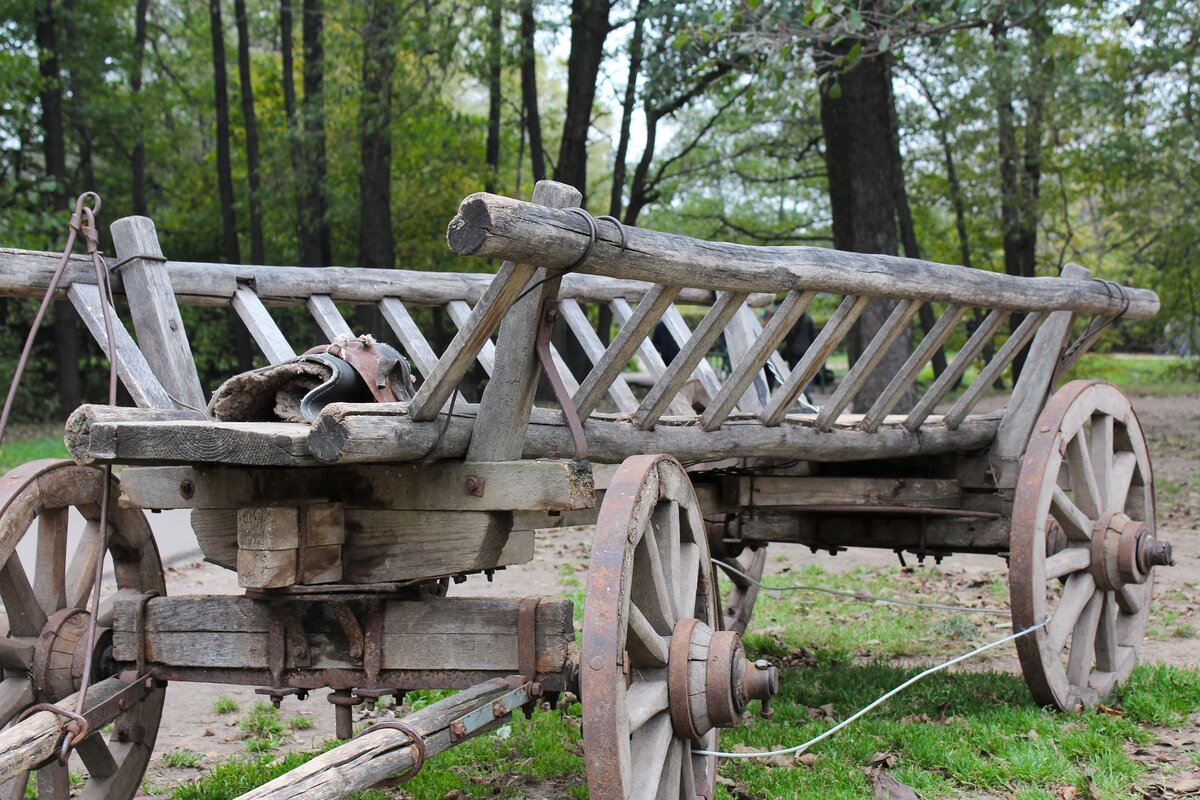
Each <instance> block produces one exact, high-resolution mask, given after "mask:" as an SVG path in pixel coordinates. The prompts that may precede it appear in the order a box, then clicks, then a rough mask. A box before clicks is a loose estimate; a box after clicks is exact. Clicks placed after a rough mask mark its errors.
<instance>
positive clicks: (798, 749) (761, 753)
mask: <svg viewBox="0 0 1200 800" xmlns="http://www.w3.org/2000/svg"><path fill="white" fill-rule="evenodd" d="M1053 618H1054V617H1053V616H1049V617H1046V619H1044V620H1042V621H1041V622H1039V623H1038V624H1037V625H1033V626H1031V627H1028V628H1026V629H1025V630H1023V631H1017V632H1016V633H1012V634H1009V635H1008V636H1005V637H1004V638H1003V639H997V640H996V641H994V642H988V643H987V644H985V645H982V646H981V647H976V648H975V649H974V650H972V651H971V652H969V653H963V654H962V655H961V656H957V657H955V658H952V659H950V660H949V661H944V662H942V663H941V664H937V665H935V666H932V667H930V668H929V669H927V670H924V671H923V672H919V673H917V674H916V675H914V676H912V677H911V678H909V679H908V680H906V681H905V682H904V683H902V684H900V685H899V686H897V687H895V688H894V689H892V690H890V691H888V692H885V693H884V694H882V695H880V696H879V697H878V698H876V699H875V700H874V701H873V702H871V703H869V704H868V705H866V706H864V707H862V708H861V709H859V710H858V711H856V712H855V713H853V714H851V715H850V716H849V717H846V719H844V720H842V721H841V722H839V723H838V724H837V725H834V726H833V727H832V728H830V729H829V730H827V731H825V732H824V733H821V734H819V735H817V736H814V737H813V738H811V739H809V740H808V741H807V742H803V743H801V744H798V745H796V746H795V747H785V748H782V749H780V750H756V751H754V752H750V753H731V752H726V751H724V750H693V751H692V753H693V754H694V755H698V756H718V757H719V758H769V757H771V756H786V755H791V754H792V753H802V752H804V751H805V750H807V749H808V748H810V747H812V746H813V745H814V744H817V743H818V742H820V741H822V740H824V739H828V738H829V737H830V736H833V734H835V733H837V732H838V731H840V730H841V729H843V728H845V727H846V726H847V725H849V724H850V723H852V722H854V721H855V720H857V719H860V718H861V717H863V716H865V715H866V714H868V713H869V712H871V711H872V710H873V709H875V708H878V707H879V706H880V705H882V704H883V703H885V702H886V701H888V700H890V699H891V698H893V697H895V696H896V695H898V694H899V693H900V692H902V691H904V690H905V689H907V688H908V687H910V686H912V685H913V684H914V683H916V682H917V681H920V680H923V679H924V678H927V677H929V676H930V675H932V674H934V673H935V672H941V671H942V670H944V669H947V668H949V667H952V666H954V665H955V664H958V663H959V662H962V661H966V660H967V659H968V658H972V657H974V656H977V655H979V654H980V653H984V652H986V651H988V650H991V649H992V648H995V647H999V646H1000V645H1002V644H1007V643H1008V642H1011V641H1014V640H1016V639H1019V638H1021V637H1022V636H1028V635H1029V634H1031V633H1033V632H1034V631H1037V630H1040V629H1042V628H1044V627H1046V626H1047V625H1049V624H1050V620H1051V619H1053Z"/></svg>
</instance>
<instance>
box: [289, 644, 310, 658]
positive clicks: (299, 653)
mask: <svg viewBox="0 0 1200 800" xmlns="http://www.w3.org/2000/svg"><path fill="white" fill-rule="evenodd" d="M307 655H308V649H307V648H305V646H304V645H302V644H298V645H296V646H295V647H293V648H292V658H304V657H305V656H307Z"/></svg>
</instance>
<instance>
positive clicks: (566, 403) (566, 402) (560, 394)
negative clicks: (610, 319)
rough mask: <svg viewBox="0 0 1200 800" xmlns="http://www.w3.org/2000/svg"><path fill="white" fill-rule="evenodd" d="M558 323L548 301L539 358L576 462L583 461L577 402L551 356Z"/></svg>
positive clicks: (539, 334) (584, 450) (539, 333)
mask: <svg viewBox="0 0 1200 800" xmlns="http://www.w3.org/2000/svg"><path fill="white" fill-rule="evenodd" d="M557 321H558V309H557V308H555V306H554V304H553V303H552V302H551V301H547V302H546V305H545V307H544V308H543V311H542V319H541V321H540V322H539V323H538V330H537V343H536V346H537V356H538V361H540V362H541V364H542V369H543V370H545V371H546V378H547V379H548V380H549V381H550V387H551V388H552V389H553V390H554V397H555V399H556V400H558V404H559V406H560V407H561V408H562V413H563V418H564V419H565V420H566V421H567V428H569V429H570V431H571V440H572V441H573V442H574V443H575V460H576V461H583V460H585V459H586V458H587V437H586V436H584V434H583V422H582V421H581V420H580V419H579V411H578V410H577V409H576V408H575V401H574V400H573V399H572V398H571V393H570V392H568V391H567V387H566V384H564V383H563V379H562V376H561V375H559V374H558V367H557V366H556V365H555V364H554V358H553V357H552V356H551V355H550V335H551V334H552V333H553V332H554V323H555V322H557Z"/></svg>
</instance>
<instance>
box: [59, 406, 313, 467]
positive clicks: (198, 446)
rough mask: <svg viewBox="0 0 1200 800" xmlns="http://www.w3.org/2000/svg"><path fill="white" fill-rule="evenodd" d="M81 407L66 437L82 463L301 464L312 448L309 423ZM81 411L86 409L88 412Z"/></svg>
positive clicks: (309, 461)
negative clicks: (131, 414)
mask: <svg viewBox="0 0 1200 800" xmlns="http://www.w3.org/2000/svg"><path fill="white" fill-rule="evenodd" d="M89 408H95V407H94V406H91V407H89V406H84V407H81V408H80V409H79V410H78V411H77V412H76V414H80V416H78V417H75V416H74V415H73V419H74V424H68V426H67V431H66V435H65V436H64V437H63V441H64V442H65V443H66V445H67V449H68V450H70V451H71V455H72V456H74V458H75V459H76V460H77V461H79V462H80V463H84V464H87V463H92V462H95V461H115V462H119V463H125V464H241V465H246V466H276V467H296V466H304V465H308V464H317V463H318V462H317V461H316V459H314V458H313V457H312V456H311V455H310V454H309V452H308V432H309V426H308V425H303V424H297V423H290V422H211V421H202V420H194V419H188V420H169V421H160V420H149V421H147V420H141V419H135V420H134V421H124V420H103V421H102V420H98V419H94V418H93V419H89V415H88V413H87V412H86V411H85V409H89ZM80 412H83V413H82V414H81V413H80Z"/></svg>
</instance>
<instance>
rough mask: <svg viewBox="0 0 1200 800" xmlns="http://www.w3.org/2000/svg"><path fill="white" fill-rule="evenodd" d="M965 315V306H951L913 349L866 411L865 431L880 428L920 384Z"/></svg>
mask: <svg viewBox="0 0 1200 800" xmlns="http://www.w3.org/2000/svg"><path fill="white" fill-rule="evenodd" d="M966 313H967V309H966V308H965V307H963V306H950V307H949V308H947V309H946V311H945V313H943V314H942V316H941V317H939V318H938V321H937V322H936V323H934V325H933V327H932V328H931V329H930V330H929V333H927V334H925V338H923V339H922V340H921V343H920V344H919V345H917V346H916V348H914V349H913V351H912V354H911V355H910V356H909V357H908V360H907V361H905V362H904V366H902V367H901V368H900V371H899V372H897V373H896V374H895V375H894V376H893V377H892V380H891V381H890V382H889V383H888V385H887V387H886V388H885V389H884V390H883V392H882V393H881V394H880V395H879V397H878V398H877V399H876V400H875V404H874V405H872V406H871V408H870V410H869V411H867V415H866V417H865V418H864V419H863V430H867V431H873V430H875V429H876V428H878V427H879V425H880V423H881V422H883V420H884V418H885V417H886V416H887V415H888V413H889V412H890V411H891V410H892V409H893V408H895V406H896V403H897V402H899V400H900V396H901V395H903V394H904V393H905V392H906V391H908V387H910V386H912V385H913V383H914V382H915V381H916V380H917V376H918V375H920V374H921V370H923V369H924V368H925V364H926V363H928V362H929V359H931V358H932V357H933V354H934V352H936V351H937V349H938V348H939V347H941V346H942V344H943V343H944V342H945V341H946V339H948V338H949V337H950V334H952V333H954V329H955V328H956V327H958V323H959V322H960V321H961V320H962V318H963V315H964V314H966Z"/></svg>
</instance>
